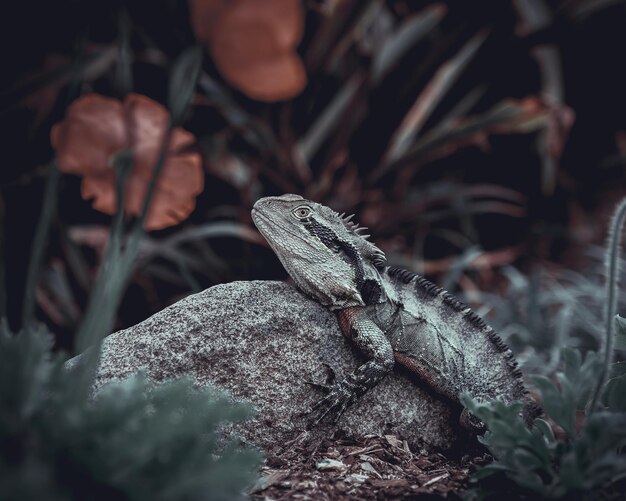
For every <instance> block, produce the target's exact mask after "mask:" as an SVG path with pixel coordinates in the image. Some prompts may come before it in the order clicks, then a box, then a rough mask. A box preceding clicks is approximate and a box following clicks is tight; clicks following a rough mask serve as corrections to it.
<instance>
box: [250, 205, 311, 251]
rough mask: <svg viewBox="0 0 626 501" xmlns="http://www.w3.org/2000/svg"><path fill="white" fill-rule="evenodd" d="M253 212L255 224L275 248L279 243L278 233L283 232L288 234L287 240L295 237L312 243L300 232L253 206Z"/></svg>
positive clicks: (289, 240)
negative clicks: (279, 222)
mask: <svg viewBox="0 0 626 501" xmlns="http://www.w3.org/2000/svg"><path fill="white" fill-rule="evenodd" d="M251 214H252V221H253V222H254V225H255V226H256V227H257V229H258V230H259V232H260V233H261V235H263V236H264V237H265V240H267V241H268V242H269V243H270V245H271V246H272V247H273V248H275V247H274V246H275V245H277V244H278V240H277V239H276V234H281V233H282V234H284V235H286V236H287V239H286V241H287V242H293V239H296V240H299V241H302V242H304V243H305V244H306V245H307V246H308V245H310V242H309V241H307V240H306V238H304V237H303V236H302V235H300V234H299V233H298V232H296V231H293V230H291V229H289V228H286V227H284V226H283V225H281V224H278V223H277V222H276V221H274V220H272V219H270V218H269V217H268V216H266V215H265V214H264V213H263V212H262V211H261V210H259V209H258V208H256V207H253V208H252V211H251Z"/></svg>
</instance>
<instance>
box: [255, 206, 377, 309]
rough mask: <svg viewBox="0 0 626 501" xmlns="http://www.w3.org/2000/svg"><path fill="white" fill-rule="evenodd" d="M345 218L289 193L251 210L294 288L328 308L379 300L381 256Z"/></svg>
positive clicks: (353, 224)
mask: <svg viewBox="0 0 626 501" xmlns="http://www.w3.org/2000/svg"><path fill="white" fill-rule="evenodd" d="M351 219H352V216H348V217H345V216H344V215H343V214H341V215H340V214H337V213H336V212H335V211H334V210H332V209H330V208H329V207H326V206H324V205H321V204H318V203H315V202H311V201H309V200H305V199H304V198H302V197H301V196H299V195H291V194H287V195H282V196H280V197H266V198H262V199H260V200H258V201H257V202H256V203H255V204H254V207H253V209H252V220H253V221H254V224H255V225H256V227H257V228H258V229H259V231H260V232H261V234H262V235H263V236H264V237H265V239H266V240H267V241H268V243H269V244H270V246H271V247H272V249H273V250H274V252H275V253H276V255H277V256H278V258H279V259H280V261H281V263H282V264H283V266H284V267H285V269H286V270H287V272H288V273H289V275H290V276H291V278H293V280H294V282H296V285H298V287H299V288H300V289H301V290H302V291H303V292H304V293H306V294H308V295H309V296H312V297H313V298H314V299H316V300H317V301H319V302H320V303H322V304H323V305H326V306H328V307H330V308H331V309H341V308H347V307H350V306H364V305H366V304H375V303H379V302H382V301H384V298H383V294H384V292H383V287H382V283H381V279H380V274H379V272H378V269H380V268H382V267H384V266H385V255H384V253H383V252H382V251H381V250H380V249H378V247H376V246H375V245H374V244H372V243H371V242H369V241H368V240H367V235H362V234H361V232H362V231H363V230H364V229H365V228H360V227H359V226H358V225H357V224H356V223H353V222H352V221H351Z"/></svg>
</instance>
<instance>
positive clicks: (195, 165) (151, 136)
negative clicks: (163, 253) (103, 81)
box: [50, 94, 204, 230]
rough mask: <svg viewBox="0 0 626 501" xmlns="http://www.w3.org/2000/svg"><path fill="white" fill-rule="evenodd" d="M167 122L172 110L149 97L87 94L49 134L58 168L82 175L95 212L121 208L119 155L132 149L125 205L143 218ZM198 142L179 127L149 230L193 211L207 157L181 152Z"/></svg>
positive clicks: (86, 196) (85, 193)
mask: <svg viewBox="0 0 626 501" xmlns="http://www.w3.org/2000/svg"><path fill="white" fill-rule="evenodd" d="M168 122H169V113H168V111H167V110H166V109H165V108H164V107H163V106H162V105H160V104H159V103H157V102H155V101H153V100H152V99H149V98H147V97H145V96H140V95H138V94H129V95H128V96H127V97H126V99H125V100H124V102H121V101H119V100H117V99H112V98H108V97H104V96H100V95H98V94H88V95H85V96H82V97H80V98H79V99H77V100H76V101H74V102H73V103H72V105H71V106H70V107H69V109H68V111H67V115H66V117H65V119H64V120H63V121H62V122H61V123H58V124H56V125H55V126H54V127H53V128H52V132H51V134H50V137H51V142H52V146H53V147H54V149H55V151H56V156H57V164H58V166H59V169H60V170H61V171H63V172H66V173H69V174H77V175H79V176H82V177H83V180H82V184H81V195H82V197H83V198H84V199H85V200H88V199H90V198H93V207H94V208H95V209H96V210H99V211H101V212H104V213H106V214H111V215H112V214H115V211H116V193H115V169H114V168H113V162H114V158H115V157H114V156H115V155H116V154H117V153H119V152H120V151H122V150H124V149H126V148H130V150H131V152H132V155H133V164H132V170H131V172H130V173H129V174H128V176H127V178H126V184H125V198H124V208H125V209H126V211H127V213H128V214H131V215H135V216H138V215H140V214H141V210H142V208H143V203H144V200H145V196H146V192H147V189H148V185H149V183H150V179H151V178H152V174H153V172H154V168H155V166H156V162H157V159H158V156H159V152H160V149H161V144H162V141H163V138H164V137H165V133H166V131H167V127H168ZM194 140H195V137H194V136H193V134H191V133H190V132H187V131H186V130H184V129H183V128H181V127H176V128H175V129H174V131H173V133H172V136H171V140H170V144H169V148H168V155H167V158H166V160H165V164H164V166H163V170H162V171H161V175H160V177H159V180H158V182H157V185H156V189H155V191H154V195H153V198H152V202H151V204H150V209H149V211H148V216H147V218H146V221H145V223H144V226H145V228H146V229H148V230H158V229H162V228H166V227H168V226H172V225H174V224H177V223H179V222H180V221H182V220H184V219H185V218H187V216H189V214H190V213H191V211H192V210H193V209H194V207H195V205H196V201H195V197H196V196H197V195H198V194H199V193H201V192H202V189H203V186H204V174H203V172H202V160H201V158H200V155H199V154H197V153H194V152H181V150H182V149H183V148H184V147H186V146H189V145H190V144H192V143H193V142H194Z"/></svg>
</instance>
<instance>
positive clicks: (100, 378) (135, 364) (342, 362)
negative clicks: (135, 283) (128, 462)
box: [96, 281, 458, 453]
mask: <svg viewBox="0 0 626 501" xmlns="http://www.w3.org/2000/svg"><path fill="white" fill-rule="evenodd" d="M324 363H326V364H328V365H329V366H330V367H332V369H333V370H334V371H335V372H336V374H337V376H338V377H341V376H342V375H345V374H347V373H349V372H351V371H352V370H354V368H355V367H357V365H359V364H360V363H363V359H362V358H360V357H359V355H358V354H357V352H356V350H355V349H354V348H353V347H352V346H350V343H349V341H348V340H347V339H346V338H345V337H344V336H343V335H342V334H341V331H340V329H339V326H338V323H337V321H336V319H335V315H334V314H333V313H331V312H329V311H328V310H327V309H325V308H324V307H322V306H321V305H319V304H318V303H316V302H314V301H311V300H310V299H308V298H306V297H305V296H304V295H302V294H301V293H300V292H298V291H297V290H296V289H294V288H293V287H291V286H290V285H287V284H285V283H282V282H260V281H257V282H233V283H230V284H225V285H218V286H215V287H211V288H210V289H207V290H205V291H203V292H201V293H199V294H194V295H192V296H188V297H187V298H185V299H183V300H181V301H179V302H178V303H176V304H174V305H172V306H170V307H168V308H166V309H164V310H163V311H160V312H159V313H157V314H155V315H153V316H152V317H150V318H148V319H147V320H145V321H144V322H142V323H140V324H138V325H135V326H134V327H130V328H129V329H126V330H123V331H120V332H116V333H115V334H112V335H110V336H109V337H108V338H106V340H105V341H104V344H103V351H102V358H101V362H100V368H99V372H98V374H97V378H96V388H97V387H99V386H101V385H102V384H104V383H106V382H108V381H112V380H119V379H123V378H126V377H128V376H129V375H131V374H133V373H135V372H136V371H138V370H144V371H145V372H146V374H147V375H148V376H149V377H150V378H151V379H153V380H155V381H161V380H165V379H170V378H175V377H178V376H182V375H191V376H192V377H193V378H195V379H196V380H197V382H198V383H199V384H200V385H208V384H212V385H215V386H217V387H219V388H222V389H225V390H228V391H229V392H230V393H231V394H232V395H233V397H234V398H236V399H240V400H246V401H248V402H250V403H252V405H253V406H254V407H256V409H257V410H258V416H257V418H256V419H254V420H252V421H248V422H247V423H245V424H243V425H238V427H237V431H238V432H239V433H240V435H241V436H242V437H243V438H244V439H245V440H248V441H250V442H252V443H254V444H257V445H259V446H260V447H263V448H264V449H266V450H268V451H270V452H273V453H279V452H280V449H281V447H282V446H283V445H284V444H285V443H286V442H288V441H290V440H294V439H296V438H297V437H298V436H301V434H302V432H303V430H304V429H305V424H306V423H305V418H304V417H303V416H301V414H302V413H303V412H305V411H307V410H309V409H310V408H311V406H312V405H313V404H314V403H315V402H316V401H317V400H319V399H320V398H321V396H322V395H321V394H320V392H319V391H317V390H315V389H314V388H312V387H311V386H310V385H308V384H306V383H305V381H313V382H321V383H323V382H325V381H326V379H327V377H328V373H329V370H328V369H327V368H326V367H325V366H324ZM457 420H458V409H456V410H453V409H451V408H450V407H449V404H447V403H445V402H444V401H442V400H440V399H439V398H437V397H433V396H431V395H430V394H429V393H427V392H426V391H425V390H424V389H422V388H420V387H419V386H418V385H417V384H416V381H415V380H413V379H411V376H410V375H407V374H403V373H401V372H400V371H398V370H396V371H394V374H393V375H391V376H389V377H387V378H385V379H384V380H383V381H382V382H381V383H380V384H379V385H378V386H377V387H376V388H374V389H373V390H371V391H369V392H368V393H367V394H366V395H365V396H363V397H362V398H361V399H360V400H359V401H358V402H357V403H356V404H355V405H354V406H352V407H351V408H350V409H349V410H348V411H347V412H346V413H345V414H344V415H343V416H342V418H341V419H340V420H339V422H338V424H337V427H338V428H339V429H340V430H342V431H344V432H346V433H349V434H360V435H365V434H370V433H374V434H383V433H384V434H388V433H391V434H396V435H400V436H402V437H404V438H405V439H406V440H407V441H408V442H409V444H411V445H412V446H414V447H423V446H427V447H428V446H431V447H432V446H434V447H438V448H449V447H451V446H453V445H454V442H455V440H456V439H457V438H458V437H457V434H456V433H457V432H456V430H457V429H458V428H457V426H453V423H455V422H457ZM332 431H333V426H332V425H329V424H323V425H320V426H318V427H315V428H314V429H313V430H311V434H310V435H307V437H310V438H313V439H315V438H316V437H317V438H322V437H323V436H326V437H327V436H329V435H330V434H331V433H332Z"/></svg>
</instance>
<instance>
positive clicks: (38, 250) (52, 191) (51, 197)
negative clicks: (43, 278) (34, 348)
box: [22, 163, 61, 328]
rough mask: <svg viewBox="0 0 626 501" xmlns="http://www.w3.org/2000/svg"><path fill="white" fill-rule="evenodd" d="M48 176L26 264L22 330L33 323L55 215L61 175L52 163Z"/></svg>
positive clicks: (49, 166)
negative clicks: (37, 291)
mask: <svg viewBox="0 0 626 501" xmlns="http://www.w3.org/2000/svg"><path fill="white" fill-rule="evenodd" d="M48 169H49V170H48V176H47V178H46V185H45V189H44V196H43V204H42V206H41V215H40V216H39V221H38V222H37V228H36V229H35V236H34V238H33V250H32V253H31V255H30V261H29V264H28V274H27V276H26V290H25V292H24V302H23V306H22V328H25V327H27V326H28V325H30V323H31V322H32V321H33V318H34V315H35V299H36V298H35V292H36V290H37V280H38V278H39V271H40V269H41V262H42V260H43V255H44V250H45V247H46V242H47V240H48V233H49V232H50V224H51V223H52V219H53V218H54V215H55V214H56V208H57V199H58V188H59V180H60V178H61V174H60V172H59V169H57V168H56V165H55V164H54V163H51V164H49V165H48Z"/></svg>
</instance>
